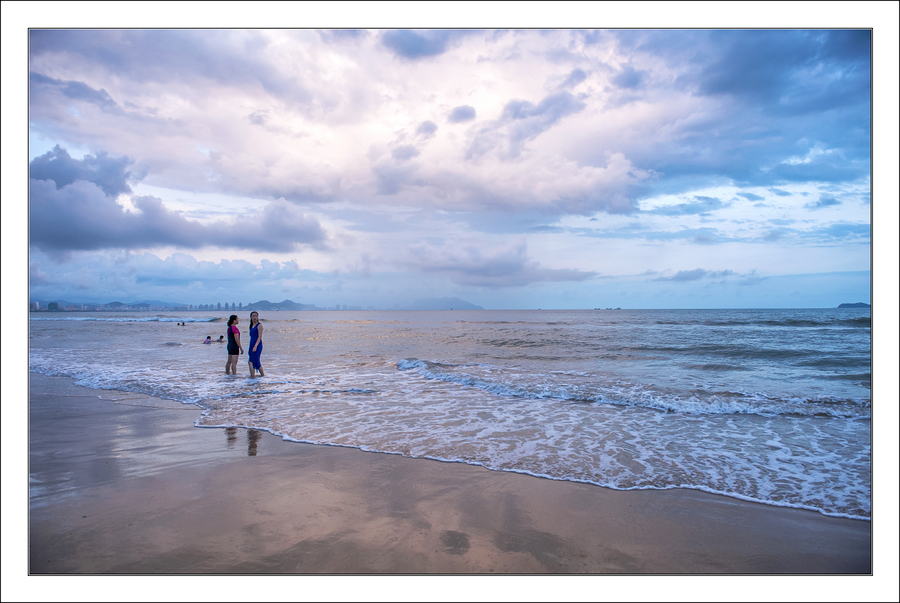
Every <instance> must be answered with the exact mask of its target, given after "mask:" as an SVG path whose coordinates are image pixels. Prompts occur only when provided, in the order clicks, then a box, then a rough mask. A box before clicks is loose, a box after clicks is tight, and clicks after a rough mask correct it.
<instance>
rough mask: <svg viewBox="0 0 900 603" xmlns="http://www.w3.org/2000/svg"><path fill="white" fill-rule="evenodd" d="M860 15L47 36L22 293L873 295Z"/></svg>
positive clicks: (33, 78) (868, 121)
mask: <svg viewBox="0 0 900 603" xmlns="http://www.w3.org/2000/svg"><path fill="white" fill-rule="evenodd" d="M871 33H872V32H871V31H869V30H867V29H856V30H853V29H847V30H835V29H805V30H801V29H751V30H747V29H740V30H735V29H624V28H619V29H523V28H512V29H502V30H501V29H468V28H466V29H462V28H457V29H383V28H381V29H368V30H365V29H361V30H357V29H315V28H310V29H294V30H278V29H247V30H242V29H101V30H97V29H32V30H30V32H29V35H28V43H29V46H28V53H27V64H28V82H27V92H28V95H29V96H28V103H27V109H28V176H29V180H28V190H27V194H28V208H29V214H28V284H29V296H30V299H41V300H53V299H64V300H67V301H72V302H98V303H104V302H110V301H122V302H131V301H142V300H161V301H165V302H170V303H179V304H180V303H185V304H194V305H196V304H209V303H213V304H215V303H243V304H247V303H250V302H254V301H258V300H262V299H267V300H270V301H281V300H283V299H291V300H293V301H295V302H300V303H307V304H314V305H317V306H320V307H332V306H335V305H349V306H358V307H363V308H370V307H371V308H376V309H382V308H386V309H392V308H398V307H404V306H406V305H408V304H410V303H412V302H413V301H415V300H417V299H421V298H429V297H458V298H461V299H464V300H466V301H468V302H471V303H474V304H477V305H481V306H483V307H485V308H489V309H504V308H510V309H514V308H595V307H603V308H605V307H623V308H743V307H761V308H767V307H834V306H837V305H838V304H840V303H843V302H860V301H862V302H871V284H872V283H871V268H872V266H871V254H872V246H871V245H872V237H871V216H872V194H871V191H872V179H871V170H872V154H871V145H872V136H871V131H872V114H871V100H872V96H871V90H872V86H873V82H872V78H871V68H872V61H871V50H872V35H871Z"/></svg>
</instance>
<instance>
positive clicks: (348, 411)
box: [29, 308, 872, 520]
mask: <svg viewBox="0 0 900 603" xmlns="http://www.w3.org/2000/svg"><path fill="white" fill-rule="evenodd" d="M229 314H231V312H202V311H200V312H193V311H192V312H184V313H175V312H162V313H150V312H135V313H119V312H115V313H113V312H105V313H104V312H90V313H87V312H86V313H77V312H65V313H50V312H32V313H31V314H30V320H29V368H30V370H31V371H32V372H38V373H44V374H48V375H64V376H69V377H72V378H74V380H75V382H76V383H78V384H79V385H82V386H86V387H89V388H95V389H113V390H124V391H129V392H139V393H143V394H148V395H152V396H157V397H161V398H166V399H170V400H177V401H180V402H183V403H185V404H193V405H197V406H198V407H200V408H201V409H202V413H201V416H200V418H199V419H198V420H197V422H196V425H197V426H198V427H206V428H223V427H245V428H250V429H257V430H265V431H268V432H270V433H272V434H275V435H278V436H281V437H282V438H284V439H285V440H289V441H294V442H306V443H311V444H318V445H330V446H347V447H352V448H359V449H362V450H367V451H372V452H377V453H385V454H398V455H403V456H407V457H413V458H424V459H434V460H439V461H445V462H458V463H468V464H472V465H480V466H482V467H486V468H488V469H491V470H495V471H510V472H516V473H524V474H530V475H534V476H538V477H542V478H548V479H553V480H565V481H573V482H582V483H587V484H594V485H596V486H600V487H604V488H612V489H616V490H639V489H660V490H661V489H671V488H690V489H695V490H702V491H705V492H711V493H716V494H721V495H724V496H728V497H733V498H736V499H741V500H747V501H755V502H759V503H764V504H768V505H776V506H783V507H794V508H800V509H810V510H814V511H818V512H820V513H822V514H824V515H829V516H836V517H846V518H852V519H859V520H869V519H870V517H871V492H872V483H871V482H872V448H871V445H872V424H871V420H872V395H871V388H872V385H871V384H872V372H871V366H872V331H871V313H870V310H869V309H855V308H853V309H850V308H847V309H844V308H841V309H838V308H835V309H787V310H778V309H764V310H602V309H598V310H447V311H300V312H286V311H283V312H262V313H261V317H260V318H261V322H262V325H263V327H264V337H263V347H264V350H263V353H262V365H263V369H264V371H265V377H258V378H256V379H251V378H250V376H249V369H248V365H247V362H246V360H245V359H246V357H244V358H242V359H241V360H240V362H239V363H238V368H239V372H238V375H237V376H227V375H225V361H226V357H227V352H226V350H225V346H224V345H222V344H212V345H209V344H204V343H203V341H204V339H205V338H206V337H207V335H209V336H212V338H213V339H218V337H219V336H220V335H224V334H225V329H226V321H227V319H228V315H229ZM239 316H240V319H241V322H240V326H239V328H240V329H241V332H242V336H243V338H244V347H245V349H247V341H248V340H249V333H248V327H249V313H248V312H247V311H242V312H239ZM180 323H184V324H183V325H182V324H180ZM100 403H101V401H100V400H98V404H100Z"/></svg>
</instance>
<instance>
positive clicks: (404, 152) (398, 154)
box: [391, 144, 419, 161]
mask: <svg viewBox="0 0 900 603" xmlns="http://www.w3.org/2000/svg"><path fill="white" fill-rule="evenodd" d="M417 155H419V151H418V150H417V149H416V147H414V146H412V145H408V144H407V145H401V146H398V147H395V148H394V149H393V150H392V151H391V157H393V158H394V159H396V160H397V161H409V160H410V159H412V158H413V157H415V156H417Z"/></svg>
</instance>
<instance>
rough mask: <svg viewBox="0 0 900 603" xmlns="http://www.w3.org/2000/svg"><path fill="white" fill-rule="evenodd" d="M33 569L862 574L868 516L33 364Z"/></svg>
mask: <svg viewBox="0 0 900 603" xmlns="http://www.w3.org/2000/svg"><path fill="white" fill-rule="evenodd" d="M29 403H30V427H29V464H30V467H29V475H30V497H29V498H30V500H29V510H30V513H29V526H28V530H29V539H30V542H29V574H31V575H40V574H55V575H67V574H94V575H97V574H101V575H107V574H129V575H144V574H153V575H155V574H167V575H171V574H229V575H230V574H243V575H253V574H357V575H358V574H362V575H368V574H401V575H408V574H427V575H433V574H465V575H469V574H477V575H481V574H619V575H633V574H657V575H667V574H701V575H706V574H729V575H734V574H739V575H748V574H749V575H756V574H765V575H769V574H869V573H870V572H871V571H872V557H871V550H872V533H871V527H872V523H871V522H869V521H864V520H851V519H844V518H836V517H827V516H824V515H822V514H820V513H816V512H813V511H807V510H802V509H795V508H779V507H775V506H771V505H763V504H756V503H750V502H745V501H741V500H737V499H734V498H729V497H725V496H719V495H714V494H709V493H705V492H701V491H695V490H686V489H672V490H635V491H615V490H611V489H606V488H602V487H598V486H595V485H590V484H580V483H574V482H571V481H569V482H567V481H556V480H549V479H542V478H539V477H535V476H532V475H524V474H518V473H512V472H500V471H490V470H487V469H485V468H483V467H477V466H471V465H466V464H463V463H450V462H439V461H434V460H426V459H413V458H405V457H403V456H400V455H393V454H384V453H372V452H365V451H362V450H359V449H354V448H347V447H338V446H322V445H311V444H301V443H296V442H287V441H283V440H282V439H281V438H280V437H276V436H273V435H271V434H269V433H266V432H263V431H258V430H248V429H242V428H230V429H223V428H197V427H195V426H194V421H196V420H197V419H198V417H199V416H200V409H199V408H197V407H196V406H193V405H189V404H183V403H180V402H176V401H170V400H163V399H160V398H154V397H152V396H148V395H146V394H141V393H130V392H122V391H116V390H94V389H88V388H84V387H80V386H77V385H75V384H74V383H73V381H72V380H71V379H69V378H67V377H55V376H47V375H41V374H36V373H31V374H30V397H29Z"/></svg>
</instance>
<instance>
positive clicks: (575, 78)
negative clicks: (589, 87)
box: [559, 68, 588, 88]
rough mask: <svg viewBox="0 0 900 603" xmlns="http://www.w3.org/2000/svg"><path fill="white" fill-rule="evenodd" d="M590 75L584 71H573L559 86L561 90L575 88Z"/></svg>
mask: <svg viewBox="0 0 900 603" xmlns="http://www.w3.org/2000/svg"><path fill="white" fill-rule="evenodd" d="M587 76H588V74H587V73H585V71H584V70H583V69H577V68H576V69H573V70H572V72H571V73H570V74H569V76H568V77H567V78H566V79H565V80H564V81H563V83H562V84H560V85H559V87H560V88H574V87H575V86H577V85H578V84H580V83H581V82H583V81H584V80H586V79H587Z"/></svg>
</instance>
